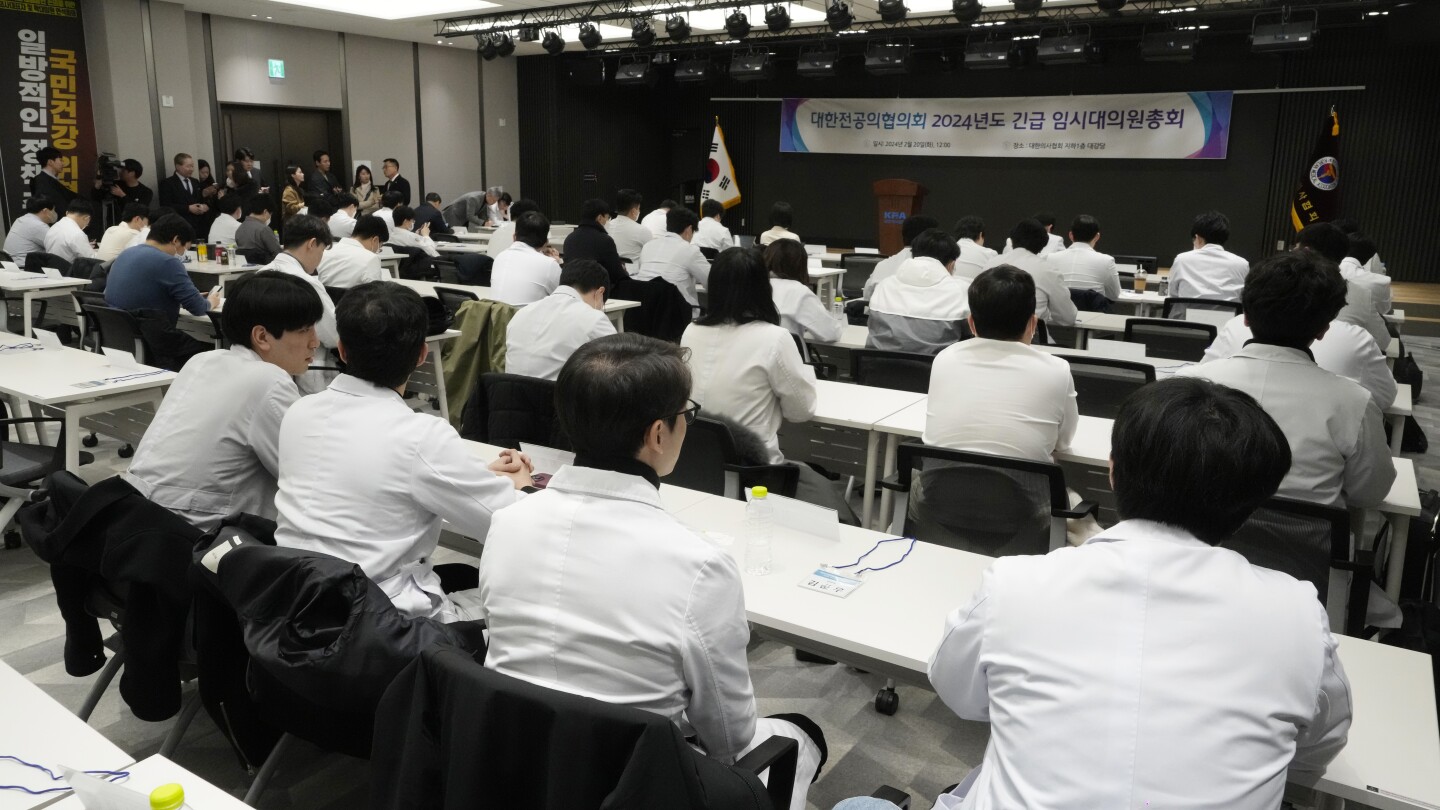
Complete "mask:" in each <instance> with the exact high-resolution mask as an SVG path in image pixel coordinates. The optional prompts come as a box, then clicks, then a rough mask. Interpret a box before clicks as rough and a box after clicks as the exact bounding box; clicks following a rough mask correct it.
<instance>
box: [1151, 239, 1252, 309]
mask: <svg viewBox="0 0 1440 810" xmlns="http://www.w3.org/2000/svg"><path fill="white" fill-rule="evenodd" d="M1249 275H1250V262H1248V261H1246V260H1245V259H1243V258H1241V257H1239V256H1236V255H1235V254H1234V253H1231V252H1229V251H1227V250H1226V249H1225V247H1224V246H1223V245H1216V244H1213V243H1210V244H1205V245H1202V246H1201V247H1199V248H1197V249H1195V250H1187V251H1185V252H1184V253H1181V254H1180V255H1178V256H1176V257H1175V262H1174V263H1173V264H1171V265H1170V296H1171V297H1172V298H1206V299H1209V300H1212V301H1239V300H1240V293H1241V292H1243V291H1244V289H1245V278H1246V277H1247V276H1249Z"/></svg>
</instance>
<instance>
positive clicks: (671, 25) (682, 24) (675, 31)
mask: <svg viewBox="0 0 1440 810" xmlns="http://www.w3.org/2000/svg"><path fill="white" fill-rule="evenodd" d="M665 35H666V36H668V37H670V38H671V39H673V40H675V41H676V42H680V41H682V40H685V39H689V38H690V23H689V21H687V20H686V19H685V18H684V17H682V16H680V15H679V14H676V15H675V16H673V17H671V18H670V19H668V20H666V21H665Z"/></svg>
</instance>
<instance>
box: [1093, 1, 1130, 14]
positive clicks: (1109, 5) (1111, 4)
mask: <svg viewBox="0 0 1440 810" xmlns="http://www.w3.org/2000/svg"><path fill="white" fill-rule="evenodd" d="M1127 2H1129V0H1096V2H1095V5H1097V6H1099V7H1100V10H1101V11H1105V12H1109V13H1110V14H1114V13H1115V12H1117V11H1119V10H1120V9H1122V8H1125V4H1126V3H1127Z"/></svg>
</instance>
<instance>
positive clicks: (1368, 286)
mask: <svg viewBox="0 0 1440 810" xmlns="http://www.w3.org/2000/svg"><path fill="white" fill-rule="evenodd" d="M1295 249H1296V250H1305V251H1309V252H1311V253H1315V254H1317V255H1320V256H1323V257H1324V258H1326V259H1328V260H1329V261H1330V262H1332V263H1334V264H1335V265H1337V266H1338V265H1339V264H1340V263H1341V262H1343V261H1345V258H1346V256H1347V255H1348V254H1349V252H1350V240H1349V239H1348V238H1346V237H1345V236H1344V235H1343V234H1342V233H1341V232H1340V231H1339V229H1337V228H1335V227H1333V226H1331V225H1329V224H1328V223H1317V224H1315V225H1310V226H1307V227H1306V228H1305V230H1303V231H1301V232H1300V234H1299V236H1298V237H1297V238H1296V242H1295ZM1342 277H1343V274H1342ZM1375 278H1376V279H1381V278H1386V277H1384V276H1375ZM1388 281H1389V279H1388V278H1386V282H1387V287H1386V288H1385V292H1386V294H1387V295H1388V293H1389V287H1388ZM1375 290H1376V288H1375V286H1374V284H1373V283H1366V282H1365V281H1362V280H1358V279H1354V280H1346V282H1345V308H1344V309H1341V310H1340V314H1339V316H1337V318H1336V320H1340V321H1344V322H1346V323H1353V324H1355V325H1356V326H1358V327H1360V328H1362V329H1364V330H1365V331H1366V332H1367V333H1369V335H1370V336H1371V337H1372V338H1374V339H1375V345H1376V346H1378V347H1380V351H1382V352H1383V351H1385V349H1386V348H1388V347H1389V345H1390V329H1389V327H1387V326H1386V324H1385V319H1384V318H1382V317H1381V314H1382V310H1381V309H1380V305H1379V304H1377V303H1376V301H1375V298H1374V296H1375ZM1386 306H1387V307H1388V304H1386ZM1388 311H1389V310H1388V309H1386V310H1384V312H1388Z"/></svg>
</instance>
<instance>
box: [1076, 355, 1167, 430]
mask: <svg viewBox="0 0 1440 810" xmlns="http://www.w3.org/2000/svg"><path fill="white" fill-rule="evenodd" d="M1058 356H1059V357H1060V359H1062V360H1065V361H1066V362H1068V363H1070V376H1071V377H1073V378H1074V379H1075V397H1076V400H1077V402H1078V404H1079V406H1080V413H1081V414H1082V415H1084V416H1098V417H1101V418H1103V419H1114V418H1115V417H1116V415H1118V414H1119V413H1120V404H1121V403H1122V402H1124V401H1125V398H1126V397H1128V396H1130V395H1131V394H1133V393H1135V392H1136V391H1137V390H1139V389H1140V387H1141V386H1143V385H1145V384H1146V383H1152V382H1155V367H1154V366H1152V365H1150V364H1149V363H1132V362H1130V361H1129V360H1115V359H1111V358H1108V357H1084V356H1080V355H1073V354H1062V355H1058Z"/></svg>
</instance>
